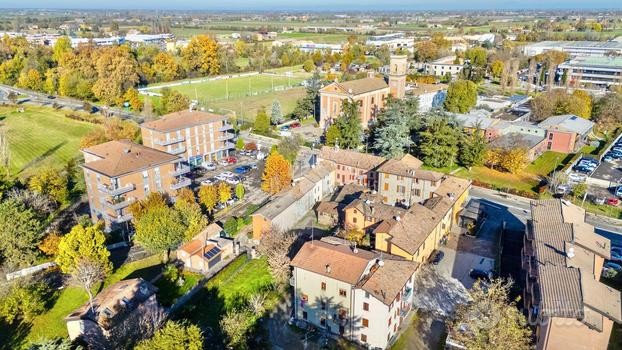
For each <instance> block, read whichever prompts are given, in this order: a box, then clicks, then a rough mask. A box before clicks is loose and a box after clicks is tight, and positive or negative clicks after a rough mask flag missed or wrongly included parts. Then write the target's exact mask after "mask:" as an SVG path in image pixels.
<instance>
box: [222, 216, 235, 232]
mask: <svg viewBox="0 0 622 350" xmlns="http://www.w3.org/2000/svg"><path fill="white" fill-rule="evenodd" d="M223 228H224V230H225V232H226V233H227V235H229V236H235V235H236V234H237V233H238V221H237V219H236V218H235V217H233V216H232V217H230V218H229V219H227V221H225V225H224V227H223Z"/></svg>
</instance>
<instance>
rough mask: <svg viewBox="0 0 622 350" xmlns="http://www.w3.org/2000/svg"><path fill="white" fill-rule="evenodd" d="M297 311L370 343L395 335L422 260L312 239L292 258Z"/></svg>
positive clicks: (378, 344)
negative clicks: (385, 254)
mask: <svg viewBox="0 0 622 350" xmlns="http://www.w3.org/2000/svg"><path fill="white" fill-rule="evenodd" d="M291 266H292V267H293V268H294V269H293V276H292V278H291V280H290V284H291V285H292V286H293V287H294V299H293V304H294V305H293V306H294V317H295V318H296V319H298V320H303V321H305V322H308V323H311V324H313V325H315V326H316V327H320V328H322V329H325V330H327V331H329V332H332V333H334V334H339V335H341V336H343V337H345V338H347V339H349V340H351V341H355V342H357V343H359V344H361V345H362V346H364V347H367V348H370V349H386V348H388V347H389V345H390V344H392V343H393V341H395V339H396V338H397V336H396V335H397V334H398V333H399V328H400V326H401V325H402V322H403V321H404V319H405V318H406V317H407V315H408V313H409V312H410V310H411V306H412V303H413V283H414V274H415V271H416V270H417V267H418V264H416V263H414V262H412V261H407V260H404V259H400V258H399V257H386V256H385V257H381V256H379V255H377V254H375V253H372V252H369V251H364V250H359V249H356V248H355V247H351V246H349V245H345V244H338V243H336V244H335V243H328V242H325V241H311V242H307V243H305V244H304V245H303V247H302V248H301V249H300V251H299V252H298V253H297V254H296V256H295V257H294V259H292V262H291Z"/></svg>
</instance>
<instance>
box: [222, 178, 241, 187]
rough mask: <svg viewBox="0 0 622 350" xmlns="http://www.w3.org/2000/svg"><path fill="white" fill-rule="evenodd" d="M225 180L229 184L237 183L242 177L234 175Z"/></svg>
mask: <svg viewBox="0 0 622 350" xmlns="http://www.w3.org/2000/svg"><path fill="white" fill-rule="evenodd" d="M225 182H226V183H228V184H229V185H237V184H239V183H240V178H239V177H237V176H232V177H230V178H227V180H225Z"/></svg>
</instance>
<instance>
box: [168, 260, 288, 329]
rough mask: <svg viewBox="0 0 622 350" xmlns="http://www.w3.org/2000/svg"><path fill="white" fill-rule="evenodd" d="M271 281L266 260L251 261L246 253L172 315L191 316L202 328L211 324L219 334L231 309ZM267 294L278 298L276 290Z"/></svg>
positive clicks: (265, 288)
mask: <svg viewBox="0 0 622 350" xmlns="http://www.w3.org/2000/svg"><path fill="white" fill-rule="evenodd" d="M272 283H273V279H272V276H271V275H270V272H269V270H268V264H267V263H266V260H265V259H254V260H248V259H247V258H246V255H242V256H241V257H238V258H237V259H236V260H234V261H233V262H231V263H230V264H229V265H228V266H227V267H226V268H225V269H223V270H222V271H221V272H219V273H218V274H217V275H216V276H214V277H213V278H212V279H210V280H209V281H208V282H207V284H206V285H205V287H204V288H203V289H201V290H200V291H199V292H198V293H197V294H195V295H194V297H193V299H192V300H191V301H190V302H189V303H188V304H186V305H185V306H184V307H183V308H182V309H181V310H179V311H178V312H177V313H176V314H175V315H174V316H173V317H175V318H182V319H190V320H191V321H192V322H195V323H198V324H200V325H201V326H203V327H209V328H210V329H212V330H213V331H214V333H215V335H216V336H217V337H220V336H222V335H221V334H220V326H219V322H220V320H221V318H222V316H223V315H224V314H225V313H226V312H227V311H229V310H232V309H235V308H238V307H241V306H243V305H245V304H246V302H247V300H248V298H249V297H250V296H251V295H253V294H255V293H257V292H260V291H264V290H265V291H267V290H268V289H269V288H270V286H271V285H272ZM268 297H269V298H268V299H269V300H270V301H271V302H274V300H276V299H278V296H277V295H276V293H274V292H268ZM268 309H269V307H268Z"/></svg>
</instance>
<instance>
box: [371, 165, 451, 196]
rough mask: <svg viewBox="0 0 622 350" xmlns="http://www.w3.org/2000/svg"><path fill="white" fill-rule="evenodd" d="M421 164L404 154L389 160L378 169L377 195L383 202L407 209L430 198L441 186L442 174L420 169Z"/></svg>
mask: <svg viewBox="0 0 622 350" xmlns="http://www.w3.org/2000/svg"><path fill="white" fill-rule="evenodd" d="M422 164H423V163H422V162H421V161H420V160H419V159H417V158H415V157H413V156H411V155H410V154H406V155H404V156H402V158H399V159H389V160H387V161H386V162H384V163H383V164H382V165H381V166H380V167H378V169H377V170H376V172H377V173H378V182H377V184H378V193H379V194H380V195H381V196H382V197H383V202H384V203H387V204H391V205H401V206H404V207H409V206H411V205H412V204H413V203H418V202H421V201H422V200H424V199H427V198H430V197H431V195H432V193H433V192H434V191H435V190H436V188H438V186H439V185H440V184H441V180H442V178H443V174H442V173H439V172H436V171H431V170H424V169H421V165H422Z"/></svg>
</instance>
